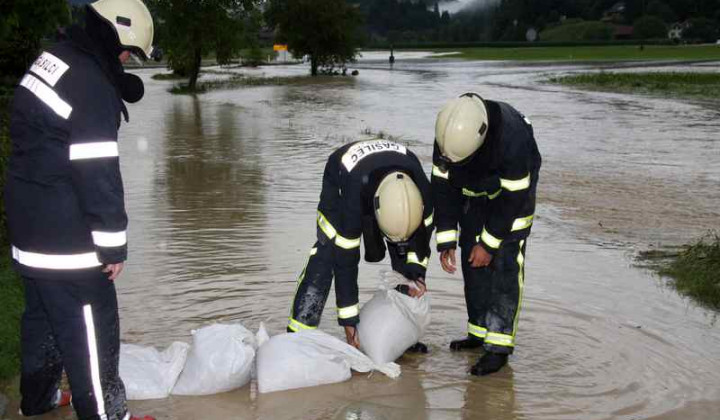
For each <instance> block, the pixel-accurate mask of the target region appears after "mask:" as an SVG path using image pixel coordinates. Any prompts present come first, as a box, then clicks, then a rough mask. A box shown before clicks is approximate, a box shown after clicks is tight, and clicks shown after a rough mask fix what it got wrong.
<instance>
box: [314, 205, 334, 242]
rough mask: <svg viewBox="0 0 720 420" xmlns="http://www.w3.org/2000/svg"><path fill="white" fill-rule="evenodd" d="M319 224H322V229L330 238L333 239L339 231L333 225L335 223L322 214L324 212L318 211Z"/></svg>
mask: <svg viewBox="0 0 720 420" xmlns="http://www.w3.org/2000/svg"><path fill="white" fill-rule="evenodd" d="M317 223H318V226H320V229H322V231H323V233H325V235H326V236H327V237H328V238H329V239H332V238H334V237H335V235H336V234H337V231H336V230H335V228H334V227H333V225H332V224H331V223H330V222H328V219H326V218H325V215H324V214H322V212H320V211H318V220H317Z"/></svg>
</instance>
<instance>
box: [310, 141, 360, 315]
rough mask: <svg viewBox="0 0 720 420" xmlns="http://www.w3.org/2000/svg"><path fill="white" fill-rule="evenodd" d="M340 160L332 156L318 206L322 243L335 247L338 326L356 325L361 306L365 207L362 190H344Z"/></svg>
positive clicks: (319, 231) (326, 167)
mask: <svg viewBox="0 0 720 420" xmlns="http://www.w3.org/2000/svg"><path fill="white" fill-rule="evenodd" d="M339 162H340V159H339V158H338V156H336V155H332V156H331V157H330V159H328V163H327V165H326V166H325V173H324V175H323V186H322V192H321V194H320V204H319V206H318V241H320V242H321V243H331V244H332V245H333V255H334V258H333V272H334V275H335V297H336V301H337V313H338V323H339V324H340V325H343V326H345V325H352V326H354V325H356V324H357V323H358V322H359V321H360V318H359V316H358V314H359V313H360V307H359V305H358V284H357V278H358V264H359V263H360V236H361V235H362V208H361V206H360V201H359V194H360V191H359V188H352V187H349V188H346V189H345V191H342V190H341V188H342V185H341V184H342V183H341V181H340V176H341V174H340V166H339Z"/></svg>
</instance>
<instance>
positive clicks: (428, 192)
mask: <svg viewBox="0 0 720 420" xmlns="http://www.w3.org/2000/svg"><path fill="white" fill-rule="evenodd" d="M413 158H414V160H415V162H416V165H414V166H413V179H414V180H415V182H416V183H417V186H418V189H419V190H420V195H421V196H422V199H423V220H422V223H421V225H420V227H419V228H418V229H417V231H416V232H415V234H413V236H412V238H411V239H410V243H409V246H408V252H407V255H406V260H405V269H404V271H405V272H404V273H402V274H403V275H404V276H405V277H407V278H408V279H410V280H417V279H418V278H423V279H424V278H425V272H426V271H427V266H428V261H429V260H430V238H431V237H432V231H433V229H434V228H435V220H434V219H435V208H434V207H433V197H432V189H431V187H430V182H428V179H427V175H425V172H424V171H423V170H422V166H421V165H420V161H419V160H418V159H417V157H415V156H413Z"/></svg>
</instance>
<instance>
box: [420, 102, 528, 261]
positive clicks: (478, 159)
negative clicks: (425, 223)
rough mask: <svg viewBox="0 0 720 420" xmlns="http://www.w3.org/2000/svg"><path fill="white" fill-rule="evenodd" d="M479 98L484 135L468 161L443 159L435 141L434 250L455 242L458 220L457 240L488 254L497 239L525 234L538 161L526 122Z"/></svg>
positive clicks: (508, 108) (508, 109)
mask: <svg viewBox="0 0 720 420" xmlns="http://www.w3.org/2000/svg"><path fill="white" fill-rule="evenodd" d="M485 103H486V105H487V107H488V118H489V124H488V125H489V130H488V137H487V138H486V141H485V143H484V144H483V145H482V147H481V148H480V149H479V150H478V152H477V153H475V154H474V155H473V156H472V157H470V158H469V159H468V161H466V162H459V163H456V164H446V163H445V162H443V161H442V160H441V159H440V152H439V150H438V146H437V143H436V144H435V150H434V152H433V170H432V188H433V200H434V202H435V211H436V215H435V222H436V224H437V233H436V239H437V244H438V251H444V250H446V249H451V248H455V247H456V246H457V241H458V223H460V222H461V221H464V222H462V223H461V226H460V228H461V235H462V238H461V244H480V245H481V246H482V247H483V248H485V249H486V250H487V251H488V252H489V253H490V254H494V253H495V252H496V251H497V250H498V249H499V248H500V246H501V244H502V242H503V241H507V240H516V239H522V238H526V237H527V236H528V235H529V234H530V229H531V227H532V222H533V218H534V213H535V189H536V186H537V180H538V172H539V169H540V164H541V158H540V152H539V151H538V147H537V143H536V142H535V138H534V136H533V129H532V125H531V124H530V121H529V120H528V119H527V118H525V117H524V116H523V115H522V114H520V113H519V112H518V111H516V110H515V109H514V108H513V107H511V106H510V105H508V104H506V103H503V102H495V101H488V100H486V101H485ZM468 213H470V214H468Z"/></svg>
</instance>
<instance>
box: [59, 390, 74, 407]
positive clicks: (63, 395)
mask: <svg viewBox="0 0 720 420" xmlns="http://www.w3.org/2000/svg"><path fill="white" fill-rule="evenodd" d="M71 402H72V393H70V391H60V397H59V398H58V401H57V405H56V406H55V407H65V406H67V405H70V403H71Z"/></svg>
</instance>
